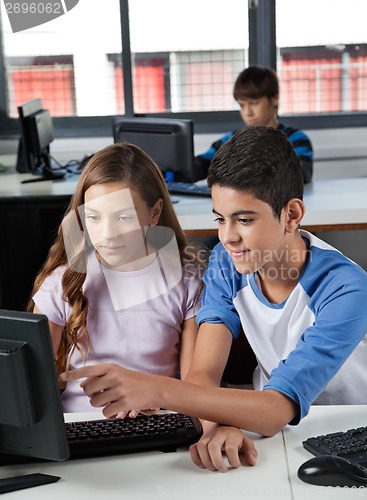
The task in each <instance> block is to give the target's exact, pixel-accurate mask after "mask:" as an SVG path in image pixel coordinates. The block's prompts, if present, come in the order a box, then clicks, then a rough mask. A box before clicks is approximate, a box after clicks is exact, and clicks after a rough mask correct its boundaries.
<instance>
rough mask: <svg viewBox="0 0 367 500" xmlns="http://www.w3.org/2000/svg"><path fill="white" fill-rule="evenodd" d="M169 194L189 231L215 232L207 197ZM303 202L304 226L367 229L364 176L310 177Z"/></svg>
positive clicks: (318, 228) (334, 229) (312, 228)
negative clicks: (342, 177) (316, 178)
mask: <svg viewBox="0 0 367 500" xmlns="http://www.w3.org/2000/svg"><path fill="white" fill-rule="evenodd" d="M172 198H173V199H177V200H179V201H178V203H177V204H175V210H176V213H177V214H178V216H179V220H180V223H181V226H182V227H183V228H184V229H185V231H186V232H187V233H188V234H192V235H195V234H196V235H201V236H206V235H208V234H214V233H215V232H216V230H217V223H216V222H214V216H213V214H212V213H211V209H212V205H211V200H210V199H207V198H199V197H195V198H192V197H186V198H185V197H183V196H181V197H178V196H177V197H176V196H172ZM304 202H305V205H306V214H305V216H304V219H303V221H302V227H303V228H304V229H307V230H309V231H314V232H316V231H341V230H350V229H367V177H363V178H360V179H356V178H354V179H328V180H319V181H313V182H312V183H310V184H307V185H306V186H305V191H304Z"/></svg>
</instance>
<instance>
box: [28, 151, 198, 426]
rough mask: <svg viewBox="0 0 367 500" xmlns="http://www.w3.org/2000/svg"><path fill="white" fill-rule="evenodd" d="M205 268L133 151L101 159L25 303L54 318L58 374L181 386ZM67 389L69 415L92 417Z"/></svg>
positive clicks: (156, 176) (160, 182)
mask: <svg viewBox="0 0 367 500" xmlns="http://www.w3.org/2000/svg"><path fill="white" fill-rule="evenodd" d="M203 264H204V259H203V256H202V255H201V253H200V252H195V251H194V249H193V247H188V245H187V240H186V236H185V234H184V232H183V230H182V229H181V227H180V225H179V222H178V219H177V216H176V214H175V212H174V209H173V206H172V202H171V199H170V196H169V193H168V191H167V188H166V182H165V180H164V177H163V175H162V173H161V171H160V170H159V168H158V166H157V165H156V164H155V163H154V161H153V160H152V159H151V158H150V157H149V156H148V155H147V154H145V153H144V152H143V151H142V150H141V149H140V148H138V147H137V146H134V145H132V144H128V143H120V144H113V145H111V146H108V147H106V148H104V149H102V150H101V151H99V152H98V153H96V154H95V155H94V156H93V157H92V158H91V160H90V161H89V162H88V164H87V165H86V167H85V169H84V171H83V173H82V175H81V177H80V180H79V182H78V185H77V188H76V192H75V194H74V196H73V198H72V200H71V202H70V205H69V207H68V209H67V211H66V216H65V218H64V220H63V222H62V224H61V225H60V227H59V230H58V235H57V238H56V240H55V243H54V244H53V246H52V247H51V249H50V252H49V255H48V258H47V260H46V262H45V264H44V266H43V268H42V269H41V271H40V273H39V274H38V276H37V278H36V281H35V284H34V288H33V292H32V300H31V302H30V304H29V310H33V311H34V312H35V313H39V314H45V315H46V316H47V317H48V319H49V326H50V332H51V337H52V344H53V349H54V353H55V357H56V365H57V370H58V372H59V373H61V372H63V371H65V370H67V369H75V368H78V367H81V366H84V365H85V364H100V363H107V362H108V363H111V362H112V363H116V364H119V365H122V366H124V367H126V368H130V369H134V370H139V371H144V372H148V373H155V374H160V375H167V376H170V377H176V378H178V377H181V378H184V376H185V375H186V373H187V372H188V370H189V367H190V363H191V357H192V353H193V350H194V345H195V340H196V335H197V326H196V321H195V316H196V312H197V310H198V307H199V305H200V304H199V302H200V301H199V298H200V292H201V280H200V274H201V271H202V268H203ZM63 389H64V391H63V394H62V400H63V407H64V411H65V412H82V411H91V410H92V407H91V406H90V404H89V400H88V398H87V397H86V396H85V394H84V392H83V390H82V389H81V388H80V387H79V384H73V383H71V384H68V385H67V386H66V387H65V388H63ZM137 413H138V410H132V411H131V412H130V416H132V417H134V416H136V414H137Z"/></svg>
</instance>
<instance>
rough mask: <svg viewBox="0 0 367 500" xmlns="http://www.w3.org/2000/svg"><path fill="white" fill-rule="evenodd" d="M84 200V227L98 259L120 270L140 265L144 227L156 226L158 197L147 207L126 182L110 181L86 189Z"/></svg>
mask: <svg viewBox="0 0 367 500" xmlns="http://www.w3.org/2000/svg"><path fill="white" fill-rule="evenodd" d="M84 203H85V205H84V212H85V215H84V217H85V226H86V229H87V231H88V235H89V238H90V240H91V242H92V244H93V246H94V248H95V249H96V251H97V252H98V255H99V257H100V259H101V261H102V262H103V263H104V264H105V265H106V266H108V267H110V268H112V269H115V270H120V271H131V270H134V269H139V268H141V267H144V266H145V265H146V263H147V262H146V260H145V259H144V258H145V257H147V256H149V249H148V248H147V246H146V241H145V231H146V227H147V226H155V225H157V223H158V221H159V217H160V214H161V211H162V205H163V201H162V199H159V200H158V201H157V202H156V204H155V205H154V207H152V208H149V207H148V205H147V203H146V202H145V201H144V200H143V198H142V197H141V195H140V193H138V192H137V191H134V190H132V189H130V188H129V187H128V185H127V184H126V183H123V182H111V183H106V184H95V185H94V186H91V187H90V188H89V189H87V191H86V192H85V195H84ZM141 259H144V260H141Z"/></svg>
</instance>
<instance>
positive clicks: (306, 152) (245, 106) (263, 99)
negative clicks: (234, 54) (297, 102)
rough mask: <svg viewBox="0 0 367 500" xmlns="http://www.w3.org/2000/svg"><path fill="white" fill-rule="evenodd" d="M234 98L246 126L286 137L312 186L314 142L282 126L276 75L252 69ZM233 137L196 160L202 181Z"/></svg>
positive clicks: (242, 75)
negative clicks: (270, 129)
mask: <svg viewBox="0 0 367 500" xmlns="http://www.w3.org/2000/svg"><path fill="white" fill-rule="evenodd" d="M233 97H234V99H235V100H236V101H237V102H238V104H239V105H240V115H241V118H242V120H243V121H244V123H245V124H246V125H247V126H249V127H255V126H259V125H264V126H266V127H272V128H277V129H280V130H282V131H283V132H284V133H285V134H286V135H287V137H288V140H289V141H290V143H291V144H292V146H293V148H294V151H295V152H296V154H297V156H298V158H299V160H300V162H301V168H302V174H303V182H304V183H305V184H306V183H307V182H310V181H311V179H312V170H313V150H312V144H311V140H310V138H309V137H308V136H307V135H306V134H305V133H304V132H303V131H302V130H299V129H296V128H293V127H290V126H289V125H286V124H284V123H280V122H279V120H278V105H279V81H278V77H277V75H276V73H275V71H274V70H273V69H271V68H267V67H265V66H249V67H248V68H247V69H245V70H243V71H242V72H241V73H240V74H239V75H238V77H237V80H236V82H235V84H234V87H233ZM234 133H235V131H232V132H229V133H228V134H226V135H225V136H223V137H221V138H220V139H219V140H217V141H216V142H214V143H213V144H212V146H211V147H210V148H209V150H208V151H206V153H203V154H201V155H199V156H197V157H196V158H195V162H196V166H197V170H198V172H200V173H199V176H200V179H205V178H206V177H207V174H208V169H209V165H210V162H211V160H212V159H213V157H214V155H215V153H216V152H217V151H218V149H219V148H220V146H221V145H222V144H224V143H225V142H227V141H228V139H230V138H231V137H232V135H233V134H234Z"/></svg>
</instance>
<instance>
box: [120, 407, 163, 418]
mask: <svg viewBox="0 0 367 500" xmlns="http://www.w3.org/2000/svg"><path fill="white" fill-rule="evenodd" d="M159 410H160V408H150V409H149V410H130V411H129V412H128V414H127V415H125V414H124V413H122V412H119V413H118V414H117V415H116V418H121V419H124V418H125V417H126V416H128V417H130V418H136V417H137V416H138V415H139V413H141V414H142V415H148V416H149V415H154V413H157V412H159Z"/></svg>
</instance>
